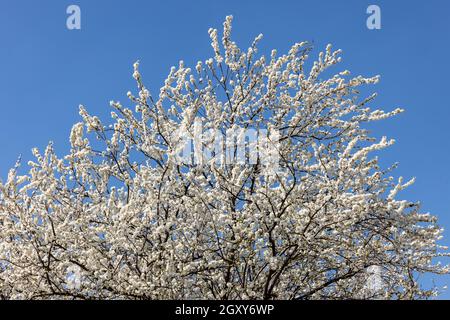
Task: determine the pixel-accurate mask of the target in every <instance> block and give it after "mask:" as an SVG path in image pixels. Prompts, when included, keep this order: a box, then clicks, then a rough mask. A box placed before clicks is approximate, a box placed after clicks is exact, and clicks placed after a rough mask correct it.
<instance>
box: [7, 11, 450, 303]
mask: <svg viewBox="0 0 450 320" xmlns="http://www.w3.org/2000/svg"><path fill="white" fill-rule="evenodd" d="M231 21H232V17H231V16H229V17H227V18H226V21H225V22H224V29H223V36H222V38H221V39H220V40H221V41H220V40H219V36H218V32H217V30H216V29H210V30H209V35H210V38H211V41H212V42H211V45H212V48H213V51H214V57H213V58H210V59H208V60H206V61H204V62H198V63H197V65H196V66H195V68H193V69H192V70H191V69H190V68H188V67H186V66H185V65H184V63H183V62H180V63H179V66H178V67H172V69H171V71H170V74H169V75H168V77H167V80H166V81H165V84H164V86H163V87H162V88H161V89H160V91H159V95H157V96H154V95H152V94H151V93H150V91H149V90H148V89H147V88H146V87H145V86H144V83H143V81H142V78H141V74H140V72H139V64H138V63H135V65H134V73H133V77H134V79H135V80H136V82H137V88H138V89H137V93H136V94H133V93H131V92H129V93H128V98H129V99H130V101H131V104H132V105H133V106H134V107H133V109H130V108H127V107H125V106H123V105H122V104H121V103H119V102H111V106H112V107H113V110H114V111H113V112H112V113H111V116H112V119H113V121H112V123H113V124H111V125H105V124H103V123H102V121H101V120H100V119H99V118H98V117H96V116H92V115H90V114H89V113H88V112H87V111H86V109H85V108H84V107H83V106H80V115H81V117H82V120H83V121H82V122H80V123H77V124H75V125H74V126H73V129H72V132H71V135H70V143H71V151H70V153H69V154H68V155H66V156H65V157H63V158H59V157H58V156H57V155H56V154H55V152H54V149H53V146H52V144H51V143H50V144H49V145H48V147H47V148H46V150H45V151H43V152H40V151H39V150H37V149H34V150H33V154H34V156H35V160H34V161H30V162H29V163H28V165H29V167H30V169H29V172H28V173H27V174H26V175H21V174H20V170H19V163H18V164H17V165H16V166H15V167H14V168H13V169H11V170H10V171H9V175H8V177H7V179H6V180H5V181H4V182H2V183H0V294H1V296H2V297H3V298H5V299H44V298H45V299H48V298H51V299H66V298H69V299H71V298H77V299H346V298H373V297H376V298H387V299H415V298H426V297H429V296H431V295H433V294H435V293H436V292H437V291H436V289H425V288H423V287H422V286H421V285H420V283H419V282H418V280H417V275H420V274H423V273H428V272H431V273H437V274H440V273H446V272H448V268H447V267H445V266H440V265H439V263H435V262H434V261H433V259H434V258H436V257H438V256H441V255H446V254H447V253H445V248H444V247H440V246H439V245H438V244H437V241H438V240H439V239H440V237H441V233H442V230H441V229H440V228H439V226H438V225H437V224H436V219H435V217H433V216H431V215H429V214H423V213H421V212H420V210H419V205H418V204H417V203H412V202H409V201H405V200H398V199H397V194H398V192H399V191H401V190H402V189H404V188H405V187H407V186H409V185H411V184H412V182H413V180H411V181H409V182H403V181H402V179H401V178H400V179H399V180H398V182H397V181H394V179H393V178H392V177H391V176H390V171H391V169H392V168H393V167H392V168H387V169H383V168H380V165H379V163H378V159H377V157H376V156H374V155H373V152H374V151H377V150H380V149H383V148H386V147H388V146H390V145H391V144H393V143H394V141H393V140H389V139H387V138H382V139H381V141H377V140H376V139H374V138H372V137H370V135H369V132H368V131H367V129H364V128H363V125H364V123H366V122H370V121H376V120H381V119H385V118H388V117H391V116H394V115H396V114H398V113H401V112H402V110H401V109H395V110H393V111H390V112H384V111H381V110H372V109H371V108H370V107H369V106H368V105H369V104H370V103H371V101H372V100H373V99H374V98H375V94H373V95H371V96H369V97H367V98H359V92H358V90H357V89H358V87H359V86H361V85H366V84H374V83H376V82H377V81H378V77H371V78H365V77H362V76H357V77H350V76H349V74H350V73H349V71H342V72H339V73H337V74H336V75H334V76H332V77H326V79H322V78H321V77H323V76H324V73H323V72H324V71H325V70H326V69H328V68H330V67H332V66H334V65H336V64H337V63H338V62H339V61H340V51H339V50H337V51H333V50H332V48H331V46H330V45H329V46H327V47H326V50H325V51H324V52H321V53H320V54H319V56H318V59H317V61H315V62H313V63H309V62H308V61H309V60H308V56H309V54H310V53H311V46H310V45H309V44H308V43H305V42H302V43H296V44H294V45H293V46H292V48H291V49H290V50H289V52H287V53H286V54H283V55H278V54H277V52H276V50H273V51H272V53H271V55H270V57H269V58H265V57H264V56H260V55H258V53H257V45H258V42H259V41H260V40H261V38H262V36H261V35H260V36H258V37H257V38H256V39H255V40H254V42H253V43H252V45H251V46H250V48H248V49H247V50H241V49H239V48H238V46H237V45H236V43H235V42H233V41H232V39H231ZM196 121H197V122H198V121H200V122H201V124H202V130H201V132H199V133H198V132H197V133H195V132H194V131H195V130H194V124H195V123H196ZM237 128H241V129H244V130H250V129H258V130H259V129H264V130H265V131H264V132H266V134H260V135H261V136H263V135H265V138H267V139H268V141H269V143H270V146H271V150H272V155H273V153H274V152H273V151H274V150H275V155H276V157H277V161H276V164H274V163H272V164H273V166H274V167H271V166H268V165H267V161H265V160H266V156H265V155H264V153H263V152H261V150H262V148H259V147H256V149H255V148H254V146H253V148H251V141H247V140H248V139H244V140H243V141H244V142H243V144H244V147H245V148H244V159H247V160H248V159H249V157H250V156H252V159H254V161H237V158H236V157H237V156H236V154H237V153H236V152H229V153H227V154H226V156H225V157H223V154H222V152H221V150H222V149H221V147H219V148H216V149H215V151H214V152H210V153H209V156H208V157H207V158H206V159H203V158H202V157H200V158H201V159H200V160H202V161H190V160H189V159H190V155H188V157H186V154H185V156H184V157H179V154H180V152H181V150H185V149H186V148H185V145H184V144H183V143H180V141H181V140H183V139H182V138H183V137H194V138H199V137H200V139H198V140H199V141H200V143H199V142H198V140H197V142H196V143H195V144H196V146H194V149H196V150H197V151H198V150H207V149H208V148H211V146H212V145H214V144H216V145H217V142H218V138H217V137H218V135H208V134H206V132H209V131H211V130H212V131H214V132H219V133H224V134H225V133H226V132H228V131H229V130H234V129H237ZM273 133H277V135H276V137H277V138H276V139H272V138H270V137H273V136H274V135H273ZM241 142H242V141H241ZM219 145H220V146H222V144H219ZM239 146H240V144H238V143H236V144H235V145H234V147H235V148H234V149H233V148H232V151H233V150H234V151H236V150H237V149H236V148H238V147H239ZM241 146H242V145H241ZM219 157H220V159H221V161H217V160H218V159H219ZM192 158H193V159H194V160H195V159H199V157H198V154H197V155H194V156H193V157H192ZM368 270H378V273H376V274H375V276H377V278H376V279H375V280H376V281H375V282H376V283H378V284H377V286H375V288H374V287H373V286H371V287H370V288H369V287H368V286H367V284H368V283H369V282H374V281H373V277H374V273H373V272H368ZM370 279H372V280H371V281H368V280H370Z"/></svg>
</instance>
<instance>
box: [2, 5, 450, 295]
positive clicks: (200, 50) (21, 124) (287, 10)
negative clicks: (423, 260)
mask: <svg viewBox="0 0 450 320" xmlns="http://www.w3.org/2000/svg"><path fill="white" fill-rule="evenodd" d="M70 4H76V5H79V6H80V8H81V13H82V21H81V30H72V31H70V30H68V29H67V28H66V18H67V14H66V8H67V7H68V6H69V5H70ZM369 4H377V5H379V6H380V8H381V13H382V17H381V18H382V29H381V30H368V29H367V28H366V18H367V17H368V15H367V14H366V8H367V7H368V5H369ZM228 14H233V15H234V18H235V19H234V24H233V32H234V38H235V39H236V40H237V42H238V43H240V44H241V46H242V47H246V46H247V45H248V44H249V42H250V41H251V40H252V39H253V37H255V36H256V35H258V34H259V33H263V34H264V39H263V42H262V47H261V49H262V51H263V52H264V53H270V49H272V48H277V49H278V50H279V52H281V51H286V50H287V49H288V48H289V47H290V45H292V44H293V43H294V42H298V41H303V40H309V41H314V43H315V47H316V48H317V50H318V49H322V48H323V47H324V46H325V45H326V44H327V43H332V44H334V46H335V48H341V49H342V50H343V52H344V56H343V58H344V64H343V66H342V67H343V68H348V69H350V70H351V71H352V72H353V74H363V75H375V74H380V75H381V76H382V78H381V82H380V84H378V85H377V86H375V87H374V88H373V90H375V91H377V92H378V93H379V97H378V99H377V103H378V104H377V106H378V107H381V108H383V109H385V110H390V109H393V108H395V107H403V108H405V109H406V113H404V114H402V115H400V116H399V117H397V118H396V119H394V120H388V121H384V122H382V123H378V124H377V125H376V126H373V127H371V129H373V134H374V135H375V136H381V135H388V136H389V137H391V138H395V139H396V140H397V143H396V145H395V146H393V147H391V148H390V149H388V150H387V151H384V152H383V153H382V154H381V157H382V158H383V163H384V164H386V165H388V164H391V163H393V162H395V161H399V162H400V167H399V169H398V170H397V171H396V172H395V174H396V175H403V176H405V178H409V177H411V176H416V177H417V182H416V184H415V185H414V186H413V187H411V188H410V189H409V190H407V191H404V192H403V193H402V195H403V196H404V197H405V198H407V199H410V200H420V201H421V202H422V204H423V210H424V211H430V212H431V213H433V214H435V215H438V216H439V219H440V223H441V224H442V226H443V227H445V228H446V229H447V231H446V233H445V236H446V239H444V241H443V243H447V244H450V197H449V195H450V170H448V168H449V156H450V148H449V147H450V130H449V129H450V124H449V122H450V105H449V97H448V94H449V91H450V89H449V85H450V82H449V80H448V79H449V75H450V60H449V59H450V58H449V52H450V32H449V31H450V27H449V22H448V17H449V14H450V1H448V0H429V1H406V0H396V1H392V0H391V1H380V0H372V1H365V0H353V1H350V0H346V1H333V0H321V1H306V0H296V1H294V0H292V1H285V0H278V1H262V0H257V1H256V0H255V1H234V0H225V1H211V0H210V1H198V0H196V1H186V0H185V1H168V0H167V1H158V2H156V1H144V0H142V1H137V0H128V1H125V0H122V1H118V0H116V1H112V0H110V1H106V0H94V1H93V0H89V1H88V0H84V1H81V0H70V1H65V0H54V1H51V0H41V1H37V0H28V1H24V0H0V110H1V113H0V150H1V151H0V152H1V153H0V177H2V178H5V177H6V174H7V171H8V169H9V168H10V167H11V166H12V165H13V164H14V162H15V161H16V159H17V157H18V155H19V154H22V155H23V158H24V159H25V160H28V159H30V158H31V152H30V150H31V148H32V147H34V146H37V147H40V148H43V147H44V146H45V145H46V144H47V142H48V141H49V140H53V141H54V142H55V147H56V150H57V151H58V152H59V153H60V154H61V155H62V154H63V153H64V152H66V151H67V150H68V136H69V132H70V129H71V126H72V124H73V123H74V122H77V121H79V116H78V105H79V104H80V103H81V104H84V105H85V106H86V107H87V108H88V110H89V111H90V112H91V113H94V114H97V115H100V116H102V117H103V118H106V117H108V116H109V112H110V108H109V104H108V103H109V101H110V100H121V101H124V102H125V101H126V100H127V99H126V92H127V91H128V90H132V89H134V81H133V79H132V78H131V73H132V63H133V62H134V61H136V60H137V59H140V61H141V72H142V74H143V76H144V80H145V83H146V84H147V86H148V87H150V88H151V89H152V91H153V92H158V91H157V90H159V87H160V86H161V84H162V81H163V79H164V78H165V76H166V75H167V72H168V70H169V68H170V66H172V65H176V64H177V63H178V61H179V60H180V59H183V60H184V61H185V62H186V63H187V64H191V65H192V64H193V63H194V62H196V61H197V60H200V59H202V60H203V59H205V58H208V57H210V56H211V55H212V51H211V49H210V41H209V38H208V34H207V30H208V28H209V27H216V28H218V29H220V28H221V25H222V22H223V19H224V17H225V16H226V15H228ZM315 52H317V51H315ZM25 162H26V161H25ZM433 279H434V281H435V282H436V283H437V284H439V285H443V284H449V285H450V276H444V277H433ZM429 280H430V279H428V278H427V279H426V281H429ZM424 281H425V280H424ZM441 297H442V298H450V290H449V291H447V292H446V293H444V294H443V295H442V296H441Z"/></svg>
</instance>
